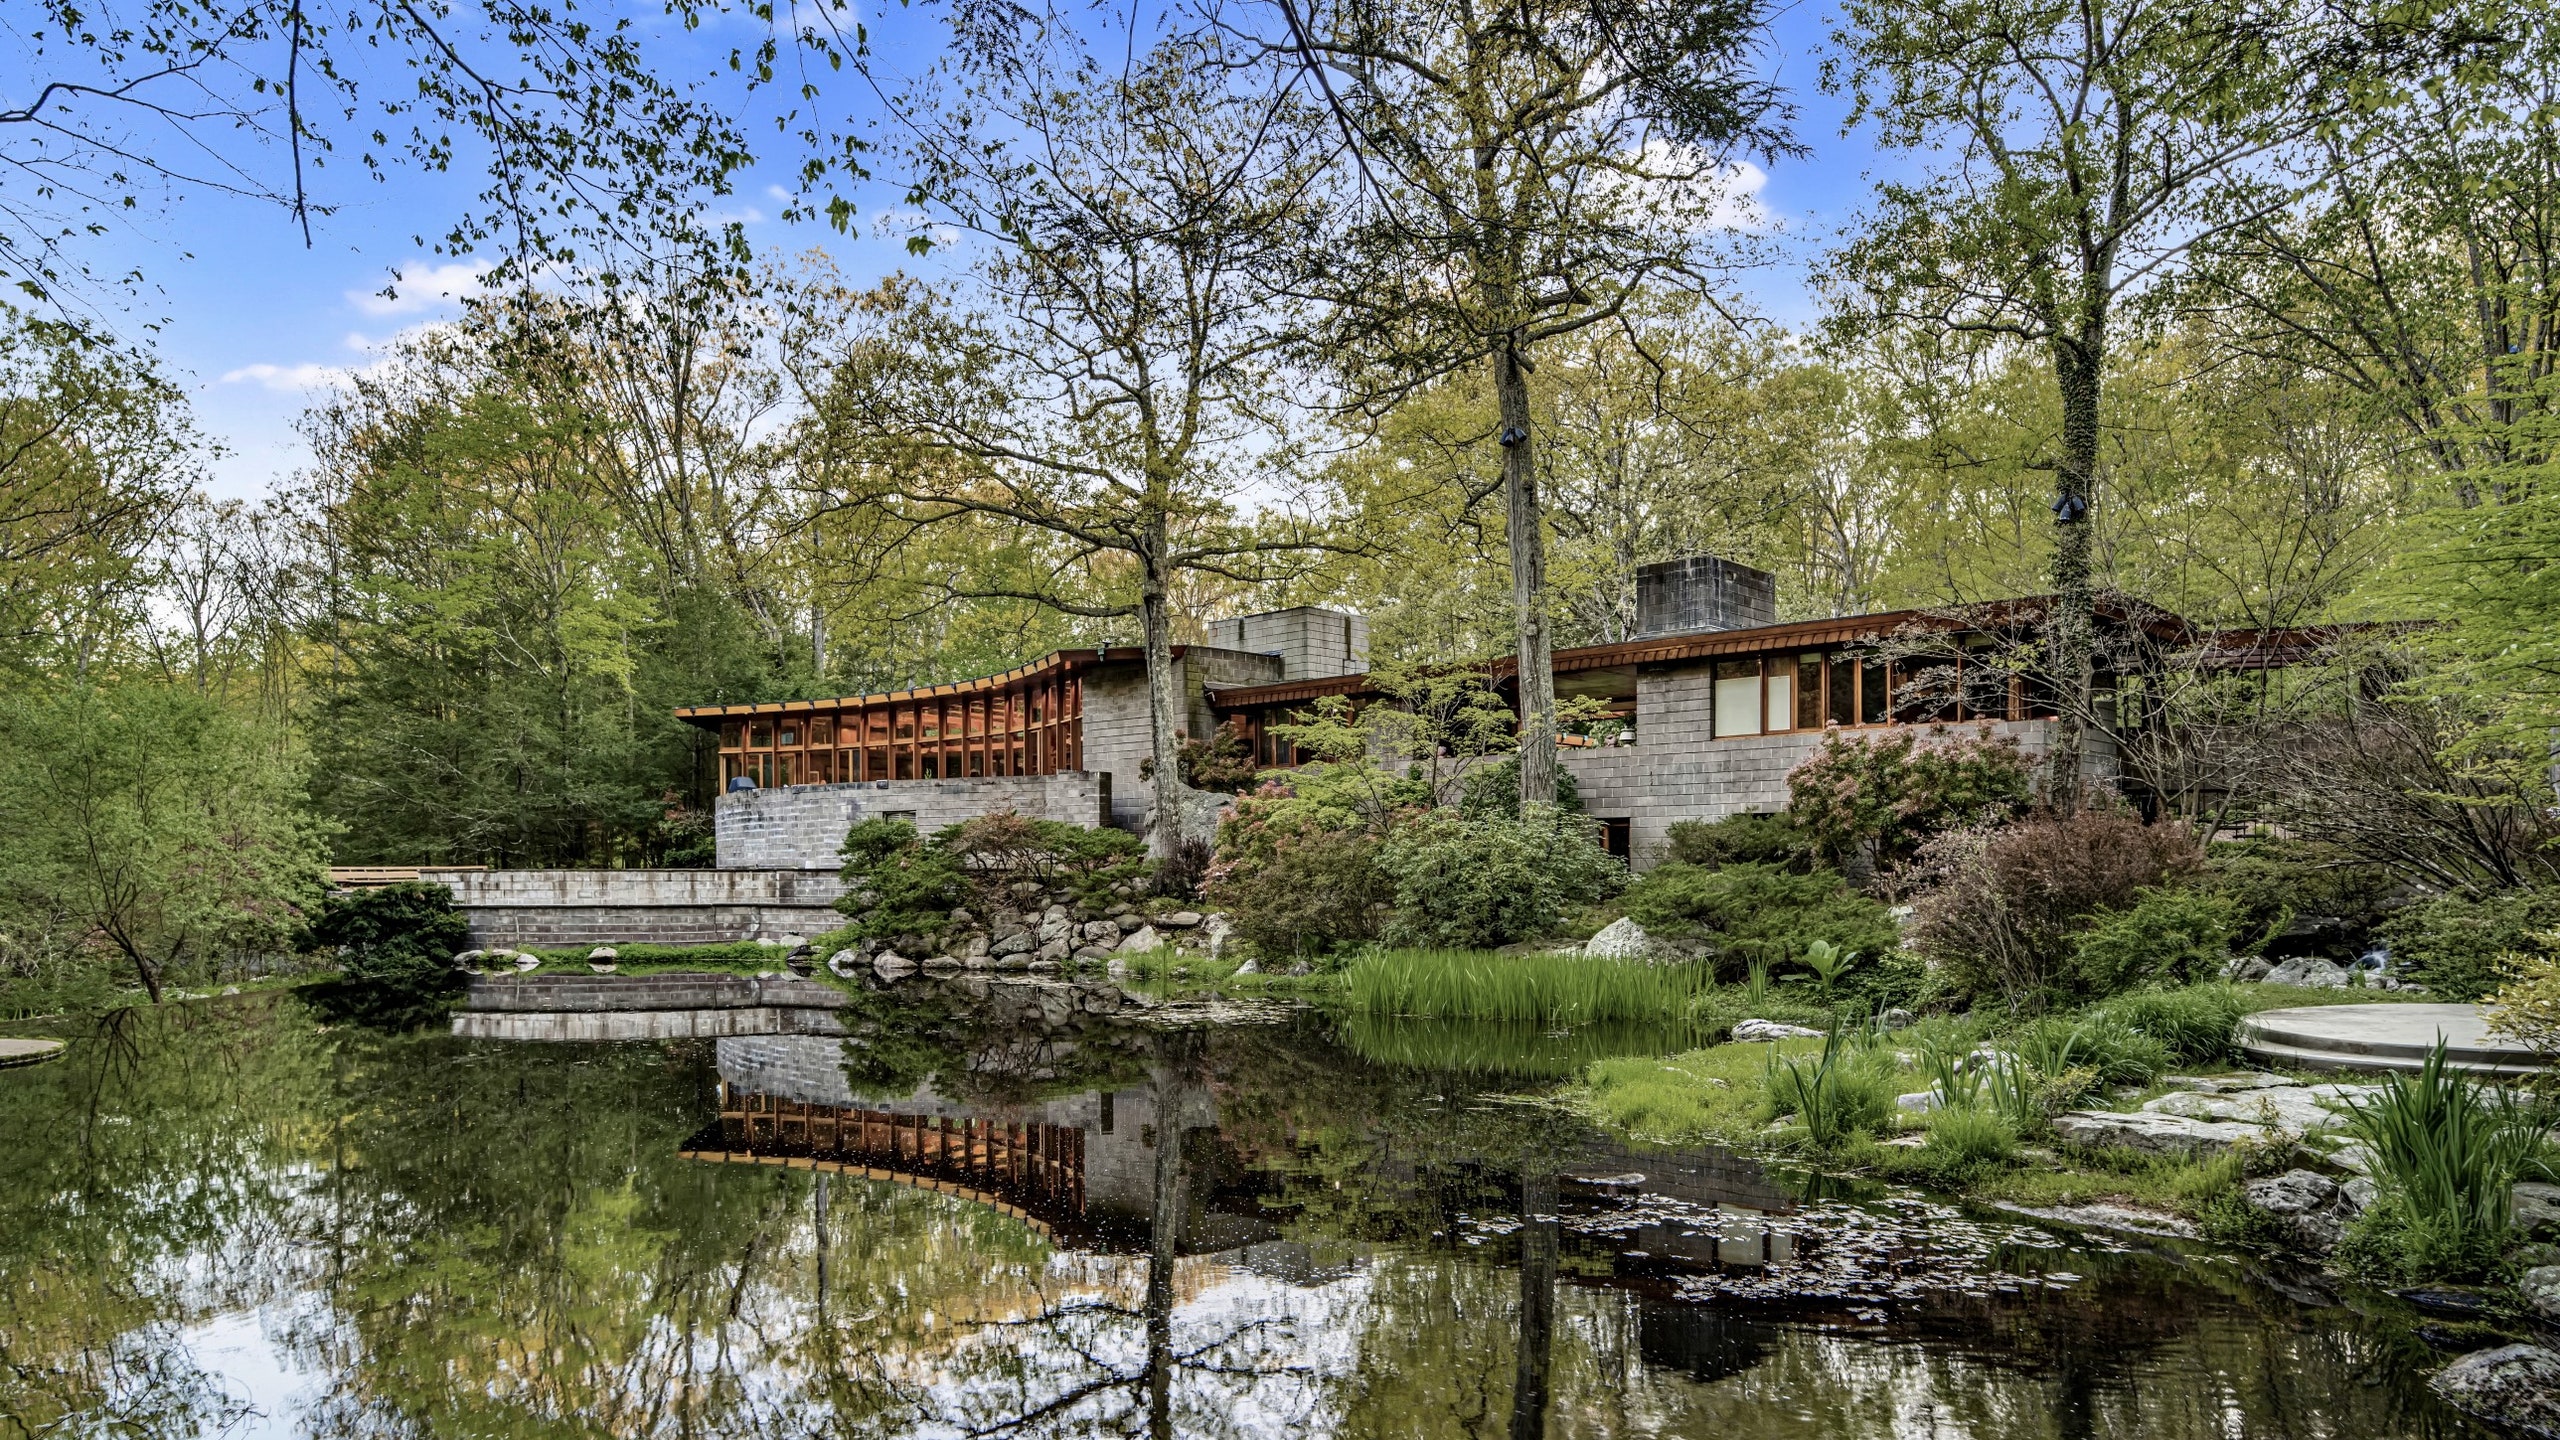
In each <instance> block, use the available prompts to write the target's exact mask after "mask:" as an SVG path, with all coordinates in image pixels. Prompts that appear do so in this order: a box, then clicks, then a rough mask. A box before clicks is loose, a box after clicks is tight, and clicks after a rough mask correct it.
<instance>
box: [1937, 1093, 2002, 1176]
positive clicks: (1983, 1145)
mask: <svg viewBox="0 0 2560 1440" xmlns="http://www.w3.org/2000/svg"><path fill="white" fill-rule="evenodd" d="M1927 1148H1928V1149H1930V1150H1932V1151H1934V1152H1936V1155H1937V1158H1938V1160H1939V1163H1940V1165H1941V1166H1943V1167H1948V1168H1961V1169H1972V1168H1976V1167H1979V1166H1983V1165H1989V1164H1996V1163H1998V1162H2000V1161H2002V1160H2006V1159H2008V1158H2009V1157H2010V1156H2011V1155H2014V1154H2016V1153H2017V1150H2018V1131H2017V1127H2016V1126H2013V1125H2011V1124H2010V1123H2009V1122H2008V1120H2007V1119H2005V1118H2004V1117H2002V1116H1999V1115H1996V1114H1994V1113H1992V1112H1991V1111H1988V1110H1977V1109H1970V1108H1963V1107H1958V1106H1952V1105H1951V1106H1946V1107H1943V1108H1940V1109H1937V1110H1933V1111H1931V1112H1929V1143H1928V1147H1927Z"/></svg>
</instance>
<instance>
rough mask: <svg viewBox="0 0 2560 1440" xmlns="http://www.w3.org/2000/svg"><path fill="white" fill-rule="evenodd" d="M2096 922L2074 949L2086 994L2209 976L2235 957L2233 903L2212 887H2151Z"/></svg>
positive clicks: (2077, 980)
mask: <svg viewBox="0 0 2560 1440" xmlns="http://www.w3.org/2000/svg"><path fill="white" fill-rule="evenodd" d="M2093 920H2094V923H2093V924H2092V925H2091V926H2090V929H2089V931H2088V933H2086V934H2084V935H2082V936H2080V938H2079V939H2078V941H2077V942H2076V943H2075V944H2074V947H2073V952H2072V970H2073V982H2074V988H2076V989H2077V990H2078V991H2079V992H2080V993H2081V994H2084V995H2113V994H2117V993H2118V992H2121V991H2124V990H2130V989H2132V988H2134V987H2135V986H2138V985H2183V984H2188V983H2191V982H2194V981H2198V980H2210V979H2212V978H2214V977H2216V976H2218V975H2220V974H2221V973H2222V967H2223V965H2224V964H2226V963H2227V962H2228V961H2229V960H2230V958H2231V941H2232V936H2233V925H2234V906H2233V905H2232V902H2231V901H2230V900H2229V899H2227V898H2225V897H2224V896H2222V895H2220V894H2217V893H2215V892H2213V891H2211V890H2204V889H2194V888H2164V887H2152V888H2148V889H2145V890H2143V891H2141V892H2140V894H2139V898H2137V899H2136V900H2135V901H2134V902H2133V904H2132V905H2131V906H2130V907H2129V908H2127V909H2123V910H2101V911H2099V912H2097V914H2096V915H2095V916H2094V917H2093Z"/></svg>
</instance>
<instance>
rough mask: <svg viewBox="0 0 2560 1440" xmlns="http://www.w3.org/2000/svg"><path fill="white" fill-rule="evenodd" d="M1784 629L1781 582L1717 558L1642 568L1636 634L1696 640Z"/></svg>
mask: <svg viewBox="0 0 2560 1440" xmlns="http://www.w3.org/2000/svg"><path fill="white" fill-rule="evenodd" d="M1777 623H1778V577H1777V576H1775V575H1772V574H1770V573H1769V572H1768V571H1766V570H1754V569H1752V568H1751V567H1750V566H1748V565H1737V564H1735V563H1734V562H1733V561H1730V560H1725V559H1721V558H1719V557H1717V556H1714V555H1690V556H1686V557H1684V558H1682V559H1678V560H1665V561H1663V562H1661V563H1660V564H1657V565H1639V566H1637V567H1636V633H1635V638H1636V639H1639V640H1650V639H1653V638H1654V637H1656V636H1660V635H1695V634H1697V633H1699V632H1700V631H1705V630H1749V629H1752V628H1754V627H1755V626H1760V625H1775V624H1777Z"/></svg>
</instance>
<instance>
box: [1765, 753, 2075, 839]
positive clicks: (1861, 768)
mask: <svg viewBox="0 0 2560 1440" xmlns="http://www.w3.org/2000/svg"><path fill="white" fill-rule="evenodd" d="M1787 794H1788V801H1787V814H1788V816H1789V818H1790V819H1792V820H1793V821H1794V822H1795V824H1796V828H1797V829H1799V830H1801V831H1803V832H1804V834H1805V836H1806V837H1807V838H1808V839H1810V840H1811V841H1812V842H1813V847H1814V851H1815V853H1816V854H1818V855H1820V856H1821V857H1822V859H1823V861H1824V862H1825V863H1827V864H1829V865H1832V866H1835V867H1839V868H1841V869H1844V870H1857V869H1864V870H1866V871H1869V872H1870V873H1873V872H1879V871H1883V870H1886V869H1889V868H1891V867H1893V866H1895V865H1898V864H1901V863H1902V862H1904V861H1906V860H1908V859H1910V858H1911V856H1912V855H1914V854H1915V853H1917V852H1918V850H1919V848H1920V846H1921V845H1922V843H1923V842H1925V841H1927V840H1928V838H1929V837H1930V836H1932V835H1935V834H1938V833H1940V832H1942V831H1946V830H1952V829H1955V828H1958V827H1960V826H1967V825H1986V824H1996V823H1998V822H2000V821H2003V820H2007V819H2009V818H2011V817H2012V816H2015V815H2017V814H2018V813H2019V812H2021V811H2023V810H2025V809H2026V808H2027V806H2028V804H2029V802H2030V801H2032V800H2033V799H2034V794H2035V784H2034V773H2033V770H2032V768H2031V767H2030V765H2029V763H2028V760H2027V757H2026V754H2025V752H2023V751H2021V750H2020V749H2019V748H2018V743H2017V742H2016V741H2015V740H2012V739H2010V738H2009V737H2007V736H2005V735H1994V734H1993V733H1992V732H1991V728H1990V727H1989V726H1987V725H1986V726H1984V727H1982V729H1981V730H1980V731H1979V732H1977V733H1976V734H1974V735H1959V734H1955V733H1952V732H1950V731H1949V730H1948V729H1947V728H1946V727H1945V726H1932V727H1930V729H1929V730H1928V731H1927V732H1925V734H1924V732H1921V731H1919V730H1914V729H1908V728H1897V729H1893V730H1888V731H1885V732H1882V733H1880V734H1850V733H1847V732H1844V731H1840V730H1833V731H1831V732H1830V733H1829V734H1826V735H1824V736H1823V737H1822V748H1821V749H1819V750H1816V751H1814V752H1813V753H1812V754H1811V755H1808V756H1806V757H1805V759H1804V763H1803V764H1800V765H1798V766H1797V767H1796V768H1795V769H1794V770H1793V771H1791V772H1789V773H1788V775H1787Z"/></svg>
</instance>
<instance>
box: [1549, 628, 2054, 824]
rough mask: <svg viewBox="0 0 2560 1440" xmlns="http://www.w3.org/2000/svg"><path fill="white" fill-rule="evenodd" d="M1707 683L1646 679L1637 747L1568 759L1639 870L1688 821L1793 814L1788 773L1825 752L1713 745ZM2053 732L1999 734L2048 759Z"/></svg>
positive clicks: (1639, 699) (2037, 723) (1591, 803)
mask: <svg viewBox="0 0 2560 1440" xmlns="http://www.w3.org/2000/svg"><path fill="white" fill-rule="evenodd" d="M1705 675H1706V670H1705V667H1703V666H1701V667H1698V668H1697V669H1696V670H1695V671H1694V672H1673V673H1671V674H1668V675H1664V676H1661V677H1658V678H1657V677H1653V676H1640V677H1639V678H1638V681H1637V691H1636V706H1637V710H1636V743H1635V744H1633V745H1627V746H1611V747H1605V748H1600V749H1592V750H1566V751H1564V752H1563V761H1564V765H1565V768H1566V769H1567V770H1569V771H1571V772H1572V774H1573V778H1574V781H1575V783H1576V784H1578V785H1579V786H1580V787H1581V790H1582V804H1583V808H1584V809H1586V810H1587V811H1589V812H1590V813H1591V814H1592V815H1594V816H1598V817H1600V818H1602V819H1611V820H1616V819H1624V820H1627V821H1629V822H1630V824H1629V827H1628V832H1629V833H1628V840H1629V844H1630V847H1631V848H1632V849H1633V851H1634V854H1635V862H1636V866H1637V868H1639V869H1642V868H1645V867H1647V866H1649V865H1651V864H1652V863H1653V860H1654V857H1655V856H1656V855H1658V854H1659V853H1660V851H1661V849H1662V847H1663V845H1664V843H1665V842H1666V840H1667V839H1668V837H1669V832H1670V829H1671V827H1672V826H1673V825H1674V824H1676V823H1678V822H1680V821H1683V820H1721V819H1723V818H1724V817H1726V816H1728V815H1736V814H1764V815H1765V814H1771V813H1774V812H1776V811H1778V810H1782V809H1784V808H1785V807H1786V803H1787V773H1788V772H1789V771H1791V770H1793V769H1795V767H1796V766H1797V765H1799V764H1801V763H1802V762H1803V761H1804V758H1805V757H1806V756H1807V755H1810V754H1812V753H1813V752H1814V750H1816V749H1817V748H1819V747H1820V746H1821V744H1822V737H1823V734H1824V732H1823V731H1820V730H1795V731H1785V732H1781V733H1779V734H1775V735H1750V736H1735V737H1733V738H1730V739H1725V740H1718V739H1715V738H1713V732H1712V730H1711V729H1710V728H1709V726H1708V714H1707V707H1706V706H1705V704H1704V703H1703V698H1702V697H1703V692H1704V691H1705V689H1706V686H1707V681H1706V679H1705ZM1648 702H1653V703H1654V704H1655V705H1658V706H1659V707H1660V708H1659V709H1658V710H1657V709H1654V708H1649V706H1648ZM2053 726H2054V722H2052V721H2050V720H2016V721H2000V722H1996V723H1994V724H1993V725H1992V726H1991V730H1992V732H1993V733H1994V734H2000V735H2008V736H2011V737H2013V738H2014V739H2016V740H2017V741H2018V743H2019V746H2020V747H2021V748H2022V749H2024V750H2025V751H2026V752H2027V753H2028V754H2030V755H2041V754H2043V753H2044V752H2045V751H2047V750H2049V749H2051V748H2052V736H2053ZM1976 728H1977V727H1976V726H1974V725H1971V724H1966V725H1960V726H1950V727H1948V733H1950V734H1968V735H1969V734H1972V733H1974V731H1975V729H1976Z"/></svg>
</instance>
